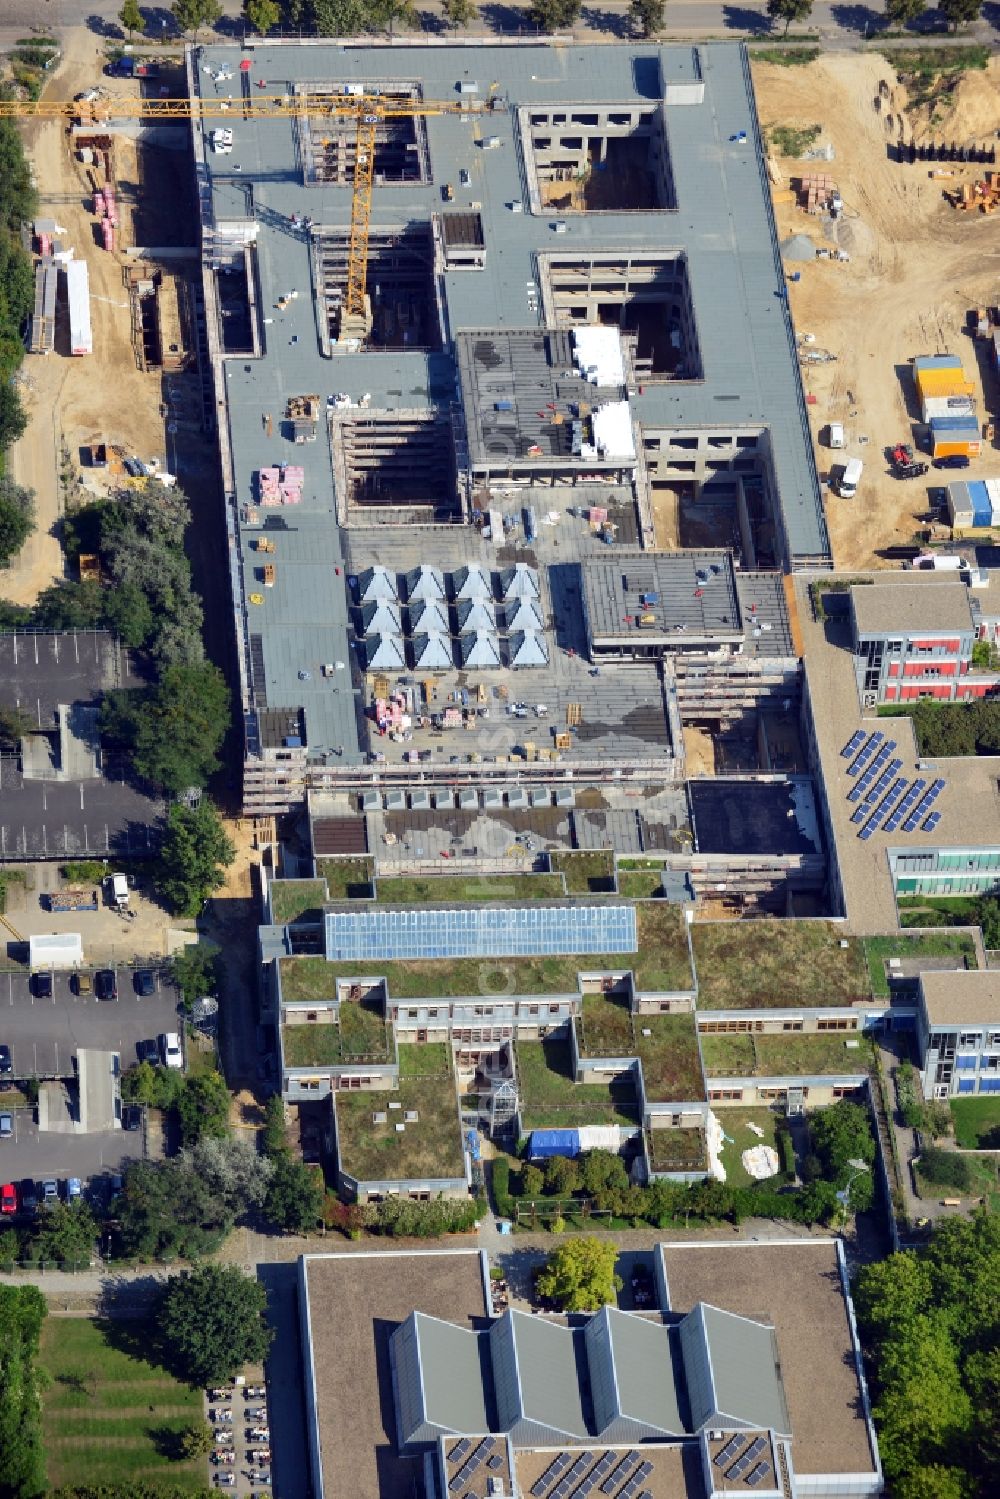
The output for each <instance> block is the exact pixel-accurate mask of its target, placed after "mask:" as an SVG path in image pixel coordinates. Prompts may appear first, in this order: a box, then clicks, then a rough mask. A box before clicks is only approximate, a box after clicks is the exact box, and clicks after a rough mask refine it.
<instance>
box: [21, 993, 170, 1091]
mask: <svg viewBox="0 0 1000 1499" xmlns="http://www.w3.org/2000/svg"><path fill="white" fill-rule="evenodd" d="M138 971H140V969H138V968H132V967H128V966H125V965H124V964H119V965H118V966H117V967H116V968H115V969H114V970H113V972H114V974H115V977H116V981H117V988H118V998H117V999H110V1000H100V999H97V998H96V996H95V995H94V994H93V993H91V994H87V995H78V994H76V993H74V992H73V991H74V986H73V985H72V984H71V982H70V975H69V974H68V973H58V972H57V973H55V974H53V982H52V996H51V998H49V999H39V998H37V997H36V995H35V994H34V992H33V986H32V985H31V983H30V982H29V978H28V975H27V973H24V972H20V973H0V1044H3V1045H6V1046H9V1047H10V1051H11V1060H12V1062H13V1072H12V1073H11V1075H10V1077H9V1078H4V1079H2V1081H3V1082H8V1081H23V1080H24V1079H25V1078H31V1077H37V1078H58V1077H72V1076H73V1058H74V1055H75V1053H76V1050H77V1048H78V1047H80V1046H83V1047H91V1048H94V1049H96V1050H99V1051H117V1052H118V1053H119V1054H120V1056H121V1065H122V1068H123V1069H124V1068H126V1067H131V1066H132V1064H133V1063H134V1062H135V1061H136V1044H137V1043H138V1042H139V1041H146V1040H150V1039H155V1037H156V1036H158V1035H159V1034H160V1032H161V1031H179V1030H181V1029H182V1027H181V1026H180V1025H179V1023H178V1016H177V1007H178V1004H179V998H180V997H179V995H178V993H177V990H176V989H175V987H174V986H173V984H171V983H170V982H169V980H167V979H166V978H165V976H164V974H163V973H162V972H161V971H159V970H157V969H156V968H153V969H152V973H153V984H154V990H153V993H152V994H150V995H148V996H144V997H142V998H140V996H139V995H138V994H137V993H136V988H135V983H134V977H133V975H134V973H135V972H138Z"/></svg>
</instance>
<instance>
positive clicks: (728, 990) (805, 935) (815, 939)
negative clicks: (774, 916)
mask: <svg viewBox="0 0 1000 1499" xmlns="http://www.w3.org/2000/svg"><path fill="white" fill-rule="evenodd" d="M654 909H655V907H654ZM691 938H692V941H693V944H694V959H695V967H696V969H697V971H698V1008H699V1009H700V1010H752V1009H758V1008H767V1007H773V1008H785V1007H791V1006H797V1005H809V1006H822V1005H849V1004H856V1003H857V1002H858V1001H859V1000H865V999H867V998H868V996H869V994H870V991H871V981H870V979H869V976H868V965H867V963H866V962H865V955H864V952H863V950H862V947H861V944H860V943H859V942H858V941H856V940H855V939H854V938H846V939H845V938H844V937H843V935H842V933H841V932H840V930H839V928H837V927H834V926H832V925H828V924H827V923H825V922H822V921H718V922H708V923H705V924H704V925H699V924H698V923H697V922H696V923H695V925H694V926H693V927H692V928H691ZM841 942H846V945H845V946H843V947H842V946H841Z"/></svg>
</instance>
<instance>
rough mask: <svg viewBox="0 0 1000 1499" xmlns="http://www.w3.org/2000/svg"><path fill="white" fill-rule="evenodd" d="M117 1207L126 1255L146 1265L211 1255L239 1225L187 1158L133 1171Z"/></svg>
mask: <svg viewBox="0 0 1000 1499" xmlns="http://www.w3.org/2000/svg"><path fill="white" fill-rule="evenodd" d="M115 1206H116V1213H117V1218H118V1236H119V1239H120V1247H121V1249H122V1251H123V1252H124V1253H125V1254H127V1255H130V1256H134V1257H135V1258H137V1259H143V1260H148V1259H154V1258H156V1259H168V1258H171V1257H174V1256H177V1255H182V1256H183V1257H184V1258H185V1259H199V1258H201V1257H202V1256H203V1255H206V1254H212V1253H214V1251H215V1250H216V1249H218V1247H219V1245H220V1244H221V1243H222V1240H223V1239H224V1238H225V1236H226V1234H227V1233H228V1232H229V1230H230V1229H231V1228H232V1226H233V1223H234V1221H235V1214H234V1212H233V1209H232V1208H231V1207H230V1206H229V1204H228V1203H227V1202H226V1201H225V1200H224V1199H223V1198H222V1197H220V1196H219V1195H218V1194H217V1193H215V1192H213V1190H212V1188H211V1186H210V1185H209V1183H208V1182H207V1181H206V1180H205V1178H204V1177H202V1176H200V1175H199V1174H198V1172H197V1171H196V1170H195V1169H194V1168H193V1166H192V1165H191V1162H190V1160H188V1159H187V1158H184V1157H178V1158H176V1159H173V1160H169V1161H137V1162H135V1163H134V1164H133V1165H131V1166H129V1167H128V1169H127V1170H126V1172H125V1182H124V1186H123V1188H122V1191H121V1192H120V1193H119V1195H118V1199H117V1202H116V1205H115Z"/></svg>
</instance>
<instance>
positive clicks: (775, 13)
mask: <svg viewBox="0 0 1000 1499" xmlns="http://www.w3.org/2000/svg"><path fill="white" fill-rule="evenodd" d="M812 8H813V0H767V13H768V15H769V16H770V17H771V20H772V21H784V23H785V30H784V35H785V36H787V35H788V28H789V26H791V24H792V22H793V21H804V20H806V19H807V17H809V16H811V15H812Z"/></svg>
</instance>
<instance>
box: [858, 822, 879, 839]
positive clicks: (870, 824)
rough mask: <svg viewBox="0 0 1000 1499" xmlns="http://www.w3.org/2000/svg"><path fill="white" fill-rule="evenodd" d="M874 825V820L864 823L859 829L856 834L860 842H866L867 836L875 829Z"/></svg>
mask: <svg viewBox="0 0 1000 1499" xmlns="http://www.w3.org/2000/svg"><path fill="white" fill-rule="evenodd" d="M875 827H876V824H875V823H874V822H866V823H865V825H864V827H863V828H862V829H861V832H860V833H859V834H858V837H859V838H860V839H861V842H862V843H867V842H868V840H869V838H870V837H871V835H872V834H873V833H874V831H875Z"/></svg>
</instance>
